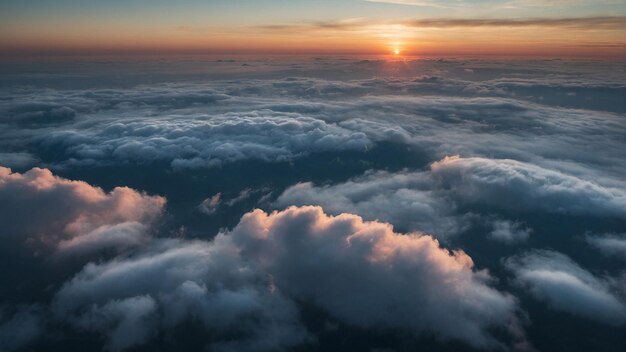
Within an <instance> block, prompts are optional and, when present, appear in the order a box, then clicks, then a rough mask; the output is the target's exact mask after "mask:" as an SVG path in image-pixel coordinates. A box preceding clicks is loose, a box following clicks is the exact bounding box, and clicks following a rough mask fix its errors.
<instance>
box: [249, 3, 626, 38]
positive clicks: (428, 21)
mask: <svg viewBox="0 0 626 352" xmlns="http://www.w3.org/2000/svg"><path fill="white" fill-rule="evenodd" d="M381 2H386V1H381ZM388 2H390V3H398V4H409V3H412V4H415V5H417V3H415V2H410V1H406V2H405V1H401V0H393V1H388ZM419 4H420V5H422V6H427V5H426V4H428V2H419ZM430 4H433V3H430ZM624 25H626V17H624V16H595V17H570V18H567V17H566V18H541V17H538V18H420V19H413V20H404V21H389V20H379V21H376V20H374V21H372V20H367V19H353V20H340V21H317V22H309V23H298V24H272V25H265V26H260V28H262V29H265V30H270V31H280V32H284V31H290V30H302V31H306V30H308V31H311V30H317V31H359V30H366V29H368V28H372V27H374V26H396V27H398V26H402V27H404V28H405V29H428V28H436V29H448V28H495V29H497V28H503V27H504V28H525V27H544V28H559V29H570V30H620V29H621V28H623V27H624Z"/></svg>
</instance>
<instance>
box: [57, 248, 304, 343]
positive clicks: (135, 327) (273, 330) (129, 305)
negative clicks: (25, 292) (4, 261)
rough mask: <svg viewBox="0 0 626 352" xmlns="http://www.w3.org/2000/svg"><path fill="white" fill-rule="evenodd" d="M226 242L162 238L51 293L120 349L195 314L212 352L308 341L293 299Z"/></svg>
mask: <svg viewBox="0 0 626 352" xmlns="http://www.w3.org/2000/svg"><path fill="white" fill-rule="evenodd" d="M269 279H270V278H269V277H267V276H264V275H262V274H261V273H260V272H259V271H258V270H257V268H256V267H255V266H252V265H249V264H248V263H246V262H245V261H244V260H242V259H241V258H240V257H239V256H238V254H237V251H236V249H235V248H233V247H232V246H230V245H229V244H227V243H221V242H219V241H216V242H201V241H195V242H194V241H187V242H185V241H177V240H164V241H157V242H153V244H152V245H151V246H148V247H147V248H144V249H143V250H142V251H141V252H140V253H138V254H136V255H134V256H133V257H130V258H127V259H124V258H120V259H116V260H113V261H111V262H108V263H103V264H88V265H87V266H86V267H85V268H84V269H83V270H82V271H81V272H80V273H78V274H77V275H76V276H75V277H74V278H73V279H72V280H71V281H69V282H68V283H66V284H65V285H64V286H63V287H62V288H61V290H60V291H59V292H58V293H57V295H56V297H55V299H54V303H53V306H52V309H53V312H54V313H55V316H56V317H57V318H58V319H62V320H66V321H69V322H70V323H71V324H72V325H74V326H76V327H78V328H82V329H87V330H90V331H94V332H101V333H103V334H105V335H107V336H108V347H109V348H110V349H112V350H122V349H126V348H129V347H132V346H137V345H140V344H142V343H145V342H146V341H147V340H148V339H150V338H151V337H152V336H154V335H155V334H156V333H157V332H158V331H161V332H162V333H167V331H168V330H169V329H171V328H174V327H175V326H176V325H178V324H180V323H182V322H184V321H188V320H196V321H198V322H200V323H201V324H202V325H203V326H204V327H205V328H206V330H207V335H206V337H205V340H206V341H207V343H210V344H211V345H212V347H213V348H214V349H216V350H235V351H236V350H240V351H273V350H280V349H284V348H286V347H289V346H293V345H295V344H300V343H303V342H306V341H309V339H310V336H309V334H308V333H307V332H306V330H305V328H304V327H303V326H302V325H301V324H300V322H299V318H298V312H297V309H296V307H295V305H294V303H293V302H292V301H290V300H288V299H287V298H285V297H284V296H283V295H282V294H281V293H280V291H277V290H275V289H274V288H273V286H272V283H271V281H269Z"/></svg>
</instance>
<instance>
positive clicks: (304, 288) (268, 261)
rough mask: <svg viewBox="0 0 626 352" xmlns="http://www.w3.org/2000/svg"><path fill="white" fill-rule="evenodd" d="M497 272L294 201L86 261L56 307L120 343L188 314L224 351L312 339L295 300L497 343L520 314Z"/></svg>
mask: <svg viewBox="0 0 626 352" xmlns="http://www.w3.org/2000/svg"><path fill="white" fill-rule="evenodd" d="M490 280H491V278H490V276H489V274H488V273H486V272H484V271H475V270H473V262H472V260H471V258H470V257H469V256H467V255H466V254H465V253H463V252H462V251H455V252H449V251H447V250H445V249H442V248H441V247H440V246H439V244H438V242H437V241H436V240H433V239H432V238H431V237H429V236H422V235H418V234H406V235H402V234H398V233H395V232H394V231H393V229H392V227H391V226H390V225H389V224H385V223H378V222H364V221H363V220H362V219H361V218H360V217H358V216H356V215H349V214H343V215H340V216H337V217H331V216H327V215H326V214H324V213H323V211H322V209H321V208H319V207H302V208H296V207H292V208H289V209H287V210H285V211H282V212H274V213H271V214H267V213H264V212H263V211H261V210H255V211H253V212H251V213H248V214H246V215H245V216H244V217H243V218H242V219H241V222H240V223H239V225H237V226H236V227H235V228H234V229H233V230H232V231H230V232H228V233H225V234H220V235H218V236H217V237H216V238H215V239H214V240H213V241H212V242H200V241H196V242H181V241H175V240H165V241H162V242H154V243H153V245H151V246H150V247H148V248H146V249H144V250H142V251H141V252H140V253H139V254H137V255H135V256H133V257H131V258H127V259H117V260H113V261H111V262H108V263H104V264H88V265H87V266H86V267H85V268H84V269H83V270H82V271H81V272H80V273H79V274H77V275H76V276H75V277H74V279H72V280H71V281H70V282H68V283H67V284H65V285H64V286H63V288H62V289H61V290H60V291H59V292H58V294H57V295H56V298H55V300H54V305H53V307H54V311H55V312H56V315H57V316H58V317H60V318H61V319H67V320H68V321H70V322H71V323H72V324H74V325H75V326H78V327H82V328H85V329H88V330H92V331H100V332H103V333H105V334H107V335H108V336H109V347H110V348H112V349H114V350H119V349H124V348H126V347H130V346H134V345H137V344H141V343H142V342H145V341H146V340H147V339H148V338H149V337H150V336H152V335H153V334H154V333H155V332H156V331H157V330H159V329H163V328H167V327H172V326H174V325H176V324H178V323H180V322H182V321H184V320H185V319H189V318H195V319H198V320H199V321H200V322H202V324H203V325H204V326H205V327H206V328H207V330H208V331H209V333H210V335H209V336H213V338H212V339H210V338H209V339H208V340H211V341H213V342H212V343H213V347H215V348H217V349H220V348H223V349H231V348H232V349H235V350H242V349H244V350H276V349H280V348H282V347H287V346H291V345H294V344H299V343H302V342H306V341H309V336H308V333H307V332H306V330H305V328H304V327H303V326H302V325H301V324H300V323H299V318H298V313H297V310H296V308H295V303H293V300H299V301H301V300H303V301H306V302H310V303H312V304H314V305H316V306H319V307H321V308H323V309H324V310H326V311H327V312H328V313H329V314H330V315H332V316H334V317H335V318H336V319H339V320H341V321H342V322H344V323H346V324H350V325H355V326H359V327H362V328H381V329H402V330H406V331H409V332H413V333H422V332H430V333H434V334H436V335H438V336H440V337H442V338H453V339H459V340H462V341H465V342H467V343H469V344H471V345H474V346H478V347H489V346H495V345H497V344H498V342H497V340H496V339H495V338H494V337H493V336H492V335H491V333H490V331H491V329H492V328H499V329H502V330H507V329H509V328H510V327H511V326H514V325H515V324H516V323H515V322H516V318H515V311H516V302H515V300H514V299H513V298H512V297H511V296H509V295H506V294H503V293H500V292H498V291H497V290H495V289H493V288H491V287H490V286H489V282H490ZM233 331H235V332H237V334H234V335H233V334H232V332H233ZM227 332H230V334H228V333H227ZM510 332H514V333H517V331H510ZM228 336H231V337H232V336H243V337H242V338H240V339H238V340H229V337H228Z"/></svg>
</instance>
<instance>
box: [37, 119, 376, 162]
mask: <svg viewBox="0 0 626 352" xmlns="http://www.w3.org/2000/svg"><path fill="white" fill-rule="evenodd" d="M94 141H98V142H97V143H94ZM39 143H41V145H42V146H45V147H52V146H56V147H62V148H64V151H65V153H67V154H68V156H69V157H73V158H75V159H77V160H78V161H82V162H83V163H90V162H91V163H95V162H104V163H106V162H110V161H118V162H139V163H148V162H155V161H165V162H170V163H171V166H172V167H173V168H175V169H185V168H199V167H214V166H219V165H221V164H222V163H224V162H235V161H241V160H250V159H253V160H262V161H287V160H291V159H293V158H295V157H297V156H301V155H305V154H308V153H313V152H322V151H330V150H360V151H364V150H366V149H367V148H368V147H370V146H371V145H372V141H371V140H370V139H368V138H367V136H366V135H365V134H364V133H362V132H359V131H350V130H347V129H345V128H342V127H339V126H337V125H335V124H332V123H326V122H324V121H323V120H319V119H315V118H309V117H303V116H299V115H292V116H290V115H289V114H276V113H270V112H263V111H260V112H250V113H246V114H224V115H222V116H213V117H208V116H200V117H198V118H193V119H187V118H182V117H180V116H170V117H169V118H167V119H153V120H151V121H145V120H140V121H129V122H125V123H121V122H118V121H116V122H113V123H111V124H108V125H104V126H100V128H98V129H97V130H86V131H85V130H82V131H80V130H75V131H71V130H65V131H59V132H55V133H50V134H47V135H45V136H41V137H40V138H39Z"/></svg>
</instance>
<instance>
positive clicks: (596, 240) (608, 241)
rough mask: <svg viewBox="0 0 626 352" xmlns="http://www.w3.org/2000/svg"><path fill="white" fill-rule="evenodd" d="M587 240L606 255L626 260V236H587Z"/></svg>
mask: <svg viewBox="0 0 626 352" xmlns="http://www.w3.org/2000/svg"><path fill="white" fill-rule="evenodd" d="M585 240H586V241H587V243H589V244H590V245H592V246H593V247H594V248H596V249H597V250H599V251H601V252H602V253H604V254H607V255H615V256H619V257H622V258H625V259H626V234H604V235H587V236H585Z"/></svg>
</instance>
